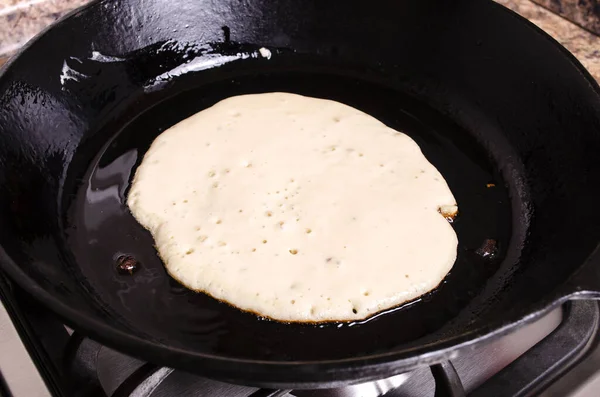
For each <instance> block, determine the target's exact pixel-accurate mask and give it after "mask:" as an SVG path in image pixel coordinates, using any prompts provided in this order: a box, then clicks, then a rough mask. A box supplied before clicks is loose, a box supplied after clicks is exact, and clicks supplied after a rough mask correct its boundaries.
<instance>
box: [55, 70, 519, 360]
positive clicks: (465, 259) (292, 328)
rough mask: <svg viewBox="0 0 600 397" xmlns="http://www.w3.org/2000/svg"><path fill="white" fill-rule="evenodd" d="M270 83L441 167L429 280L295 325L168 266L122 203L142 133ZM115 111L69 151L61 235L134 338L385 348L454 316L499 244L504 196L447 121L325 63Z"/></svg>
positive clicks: (497, 259)
mask: <svg viewBox="0 0 600 397" xmlns="http://www.w3.org/2000/svg"><path fill="white" fill-rule="evenodd" d="M272 91H286V92H293V93H298V94H303V95H310V96H315V97H320V98H327V99H333V100H337V101H340V102H343V103H346V104H348V105H351V106H354V107H356V108H358V109H360V110H363V111H365V112H366V113H368V114H371V115H372V116H374V117H376V118H378V119H379V120H381V121H383V122H384V123H386V124H387V125H388V126H390V127H392V128H394V129H396V130H399V131H402V132H405V133H406V134H408V135H410V136H411V137H412V138H413V139H414V140H415V141H416V142H417V143H418V144H419V146H420V147H421V149H422V150H423V153H424V154H425V156H426V157H427V158H428V159H429V161H430V162H432V163H433V165H434V166H436V167H437V168H438V170H440V172H441V173H442V174H443V175H444V177H445V179H446V181H447V182H448V184H449V186H450V188H451V189H452V192H453V193H454V195H455V197H456V199H457V202H458V204H459V208H460V216H459V217H458V218H457V219H456V220H455V222H454V223H453V227H454V228H455V230H456V232H457V234H458V239H459V248H458V257H457V260H456V263H455V265H454V267H453V269H452V271H451V272H450V274H449V275H448V276H447V277H446V279H445V280H444V281H443V283H442V284H441V285H440V286H439V288H438V289H436V290H435V291H434V292H432V293H430V294H427V295H425V296H423V297H421V298H420V299H418V300H417V301H415V302H411V303H410V304H407V305H404V306H402V307H400V308H396V309H393V310H389V311H387V312H385V313H380V314H379V315H377V316H374V317H373V318H371V319H369V320H366V321H361V322H355V323H340V324H322V325H302V324H282V323H278V322H274V321H268V320H264V319H260V318H258V317H257V316H255V315H253V314H249V313H244V312H241V311H239V310H237V309H235V308H233V307H230V306H228V305H227V304H224V303H221V302H218V301H216V300H214V299H212V298H210V297H209V296H207V295H205V294H202V293H196V292H193V291H190V290H188V289H186V288H185V287H183V286H181V285H180V284H179V283H177V282H176V281H175V280H173V279H172V278H171V277H169V275H168V274H167V272H166V271H165V269H164V267H163V264H162V262H161V260H160V259H159V257H158V256H157V253H156V250H155V248H154V246H153V240H152V237H151V235H150V234H149V232H147V231H146V230H145V229H144V228H143V227H141V226H140V225H139V224H138V223H137V221H136V220H135V219H134V218H133V216H132V215H131V213H130V212H129V210H128V208H127V205H126V196H127V193H128V189H129V186H130V183H131V179H132V177H133V175H134V173H135V169H136V167H137V166H138V165H139V163H140V162H141V160H142V158H143V156H144V153H145V152H146V150H147V149H148V147H149V146H150V144H151V142H152V141H153V139H154V138H155V137H156V136H157V135H158V134H160V133H161V132H162V131H164V130H165V129H167V128H168V127H170V126H171V125H173V124H175V123H176V122H178V121H180V120H182V119H184V118H186V117H188V116H190V115H192V114H194V113H196V112H198V111H200V110H202V109H205V108H207V107H209V106H211V105H212V104H214V103H216V102H218V101H219V100H221V99H224V98H226V97H229V96H232V95H239V94H244V93H257V92H272ZM123 120H124V121H122V122H120V124H119V123H117V124H114V123H113V124H112V125H111V130H110V131H108V130H107V131H103V132H102V134H96V138H95V139H93V140H90V141H89V142H88V143H87V144H85V145H82V148H81V150H80V152H78V153H77V154H76V159H75V160H77V161H73V164H83V163H85V164H86V167H87V168H86V167H84V168H82V169H76V170H72V172H70V173H69V178H70V180H71V182H72V184H71V185H72V186H75V188H73V191H72V192H67V193H68V194H67V196H69V197H71V198H70V199H69V200H68V204H69V205H68V208H67V209H66V213H65V220H66V234H67V240H68V243H69V246H70V248H71V249H72V254H73V259H74V260H75V261H76V263H77V265H78V268H79V269H80V272H81V274H80V275H79V276H80V278H81V280H82V283H84V284H85V287H86V288H88V289H89V290H90V292H91V293H92V294H93V296H94V297H95V299H96V300H97V301H98V304H99V305H101V306H102V307H103V308H104V310H106V311H107V312H108V313H109V314H110V315H111V316H113V317H114V318H115V319H118V321H120V322H121V323H122V324H123V326H124V327H126V328H127V329H129V330H130V331H131V332H133V333H137V334H139V335H143V336H144V337H145V338H148V339H151V340H154V341H159V342H163V343H167V344H169V345H171V346H175V347H179V348H184V349H188V350H194V351H197V352H203V353H215V354H219V355H225V356H230V357H251V358H254V359H266V360H319V359H338V358H346V357H355V356H358V355H363V354H371V353H379V352H384V351H389V350H390V349H394V348H397V347H398V346H406V345H409V344H410V343H412V342H414V341H416V340H418V339H419V338H421V337H423V336H424V335H427V334H430V333H432V332H434V331H436V330H438V329H440V328H441V327H442V326H443V325H444V324H446V323H447V322H448V321H450V320H452V319H453V318H455V317H456V316H457V315H458V314H459V313H460V312H461V310H463V309H464V308H465V306H466V305H467V304H468V303H469V302H470V301H471V300H472V299H473V298H474V297H475V296H477V294H478V293H479V292H480V291H481V289H482V286H483V284H484V282H485V281H486V280H487V279H489V278H490V277H491V276H492V275H493V274H494V273H495V271H496V270H497V268H498V266H499V265H500V263H501V262H502V258H503V256H504V255H505V254H506V248H507V245H508V241H509V238H510V233H511V209H510V200H509V195H508V190H507V188H506V187H505V185H504V183H503V181H502V178H501V176H500V174H499V172H498V171H497V169H496V167H495V166H494V164H492V161H491V160H490V158H489V156H488V154H487V153H486V152H485V151H483V150H482V149H481V146H480V145H478V143H477V142H476V140H475V138H473V136H472V135H471V134H469V133H468V132H467V131H466V130H463V129H461V128H459V127H458V126H457V125H456V124H455V123H454V122H453V121H452V120H450V119H448V118H446V117H445V116H442V115H440V114H438V113H437V112H435V111H434V110H432V109H431V108H429V107H428V106H426V105H424V104H423V103H420V102H419V101H416V100H414V99H412V98H410V97H409V96H407V95H405V94H403V93H401V92H398V91H395V90H393V89H390V88H386V87H383V86H380V85H377V84H374V83H368V82H365V81H361V80H358V79H354V78H348V77H341V76H334V75H330V74H302V73H280V74H263V75H260V74H253V75H248V76H242V77H236V78H233V79H226V80H222V81H217V82H213V83H210V84H206V85H203V86H202V87H198V88H194V89H190V90H188V91H184V92H180V93H178V94H177V95H174V96H172V97H170V98H168V99H165V100H162V101H160V102H159V103H157V104H155V105H154V106H152V107H151V108H149V109H147V110H145V111H140V112H137V113H135V114H131V115H129V116H128V117H126V118H124V119H123ZM98 136H99V137H100V138H98ZM67 185H68V184H67ZM165 189H168V186H165ZM489 240H494V241H495V242H497V246H496V248H497V255H495V256H491V255H487V256H486V255H480V253H481V249H480V247H482V244H485V243H486V241H488V242H489ZM431 249H435V247H431ZM478 249H479V250H478ZM123 256H128V257H133V258H135V259H136V260H137V261H138V262H139V265H138V267H137V269H136V270H135V271H134V272H131V274H130V272H123V271H119V270H118V269H117V262H118V261H119V258H122V257H123ZM365 265H366V266H368V264H365ZM382 277H386V275H383V274H382Z"/></svg>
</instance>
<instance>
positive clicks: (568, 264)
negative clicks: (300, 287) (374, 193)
mask: <svg viewBox="0 0 600 397" xmlns="http://www.w3.org/2000/svg"><path fill="white" fill-rule="evenodd" d="M260 47H266V48H268V49H270V51H271V53H272V57H271V58H270V59H267V58H265V57H262V56H260V55H259V54H258V53H257V50H258V49H259V48H260ZM268 91H289V92H295V93H301V94H306V95H312V96H315V97H323V98H330V99H335V100H338V101H341V102H344V103H347V104H349V105H352V106H355V107H357V108H359V109H362V110H364V111H366V112H368V113H370V114H372V115H373V116H375V117H377V118H379V119H380V120H382V121H383V122H385V123H386V124H388V125H389V126H391V127H393V128H396V129H399V130H402V131H405V132H406V133H408V134H409V135H411V136H412V137H413V138H414V139H415V140H417V142H418V143H419V145H420V146H421V147H422V149H423V152H424V153H425V155H426V156H427V157H428V158H429V160H430V161H431V162H432V163H433V164H434V165H435V166H436V167H438V169H439V170H440V171H441V172H442V173H443V174H444V176H445V178H446V180H447V181H448V183H449V185H450V187H451V189H452V190H453V192H454V194H455V196H456V198H457V200H458V203H459V206H460V210H461V215H460V217H459V218H458V220H457V221H456V222H455V224H454V227H455V229H456V231H457V233H458V236H459V241H460V246H459V252H458V259H457V262H456V264H455V266H454V268H453V270H452V272H451V273H450V275H449V276H448V277H447V278H446V280H445V281H444V282H443V284H442V285H440V287H439V288H438V290H437V291H435V292H433V293H432V294H429V295H427V296H425V297H423V298H422V299H420V300H418V301H416V302H412V303H411V304H409V305H405V306H404V307H402V308H399V309H396V310H392V311H390V312H389V313H383V314H382V315H380V316H377V317H376V318H374V319H371V320H369V321H364V322H357V323H352V324H328V325H322V326H308V325H304V326H303V325H284V324H280V323H276V322H270V321H265V320H261V319H258V318H257V317H255V316H253V315H251V314H246V313H242V312H239V311H238V310H236V309H233V308H231V307H229V306H227V305H225V304H222V303H218V302H216V301H214V300H212V299H210V298H208V297H207V296H204V295H202V294H195V293H192V292H190V291H187V290H186V289H184V288H182V287H181V286H179V285H178V284H177V283H176V282H174V281H173V280H172V279H170V278H169V277H168V276H167V274H166V272H165V271H164V269H163V267H162V264H161V263H160V261H159V260H158V259H157V256H156V252H155V251H154V248H153V247H152V240H151V238H150V236H149V234H148V233H147V232H146V231H144V230H143V229H142V228H141V227H140V226H139V225H138V224H137V223H136V222H135V220H134V219H133V218H132V216H131V215H130V214H129V212H128V210H127V207H126V206H125V204H124V198H125V197H126V194H127V189H128V186H129V183H130V180H131V177H132V173H133V172H134V169H135V167H136V165H137V164H139V162H140V161H141V158H142V156H143V154H144V151H145V150H146V149H147V148H148V145H149V144H150V142H151V141H152V139H153V138H154V137H155V136H156V135H157V134H158V133H160V132H161V131H163V130H164V129H165V128H168V127H169V126H170V125H172V124H174V123H176V122H177V121H179V120H181V119H183V118H185V117H187V116H188V115H191V114H193V113H194V112H197V111H199V110H201V109H203V108H206V107H207V106H210V105H211V104H213V103H215V102H217V101H218V100H220V99H222V98H226V97H228V96H231V95H236V94H242V93H250V92H268ZM598 153H600V95H599V88H598V85H597V84H596V83H595V82H594V81H593V80H592V79H591V77H590V76H589V74H588V73H587V72H586V71H585V70H584V69H583V68H582V67H581V65H580V64H579V63H578V62H577V61H576V60H575V59H574V58H573V57H572V56H571V55H570V54H569V53H568V52H567V51H565V50H564V49H563V48H561V47H560V46H559V45H558V44H557V43H556V42H554V41H553V40H552V39H550V38H549V37H548V36H546V35H545V34H544V33H542V32H541V31H540V30H538V29H537V28H536V27H534V26H533V25H532V24H530V23H528V22H526V21H524V20H523V19H521V18H520V17H518V16H517V15H515V14H513V13H512V12H509V11H507V10H505V9H504V8H502V7H501V6H499V5H497V4H495V3H493V2H491V1H454V2H443V1H432V0H403V1H392V0H390V1H387V0H384V1H379V2H370V3H369V2H364V1H353V0H343V1H341V0H339V1H338V0H327V1H323V0H306V1H292V0H282V1H278V2H269V1H265V0H224V1H213V2H211V1H180V2H177V3H175V2H169V1H163V0H146V1H141V0H123V1H119V2H111V1H99V2H94V3H93V4H91V5H89V6H87V7H85V8H83V9H80V10H78V11H76V12H75V13H73V14H71V15H70V16H69V17H68V18H66V19H63V20H62V21H61V22H59V23H57V24H56V25H54V26H53V27H51V28H50V29H48V30H47V31H46V32H44V33H43V34H42V35H40V36H39V37H38V38H37V39H35V40H34V41H33V42H32V43H30V44H29V45H28V46H27V48H26V49H25V50H23V51H22V52H21V54H20V55H19V56H17V57H16V58H15V59H13V61H12V62H11V63H10V64H9V65H7V66H6V67H5V68H4V71H3V74H2V76H1V77H0V215H1V219H0V243H1V245H2V249H1V251H0V253H1V263H2V269H3V270H4V271H5V272H6V273H8V275H9V276H10V277H12V278H13V279H14V281H16V282H17V283H18V284H19V285H20V286H21V287H23V288H24V289H26V290H27V291H29V293H31V294H32V295H33V296H35V297H36V298H37V299H39V300H40V301H41V302H43V303H44V304H46V305H47V306H48V307H49V308H50V309H52V310H54V311H55V312H56V313H58V314H60V315H61V316H62V317H63V318H64V319H65V321H67V322H68V323H69V324H71V325H72V326H74V327H75V328H77V329H80V330H82V331H83V332H85V333H87V334H89V335H91V336H92V337H94V338H96V339H98V340H99V341H101V342H103V343H105V344H107V345H109V346H112V347H115V348H117V349H120V350H123V351H125V352H128V353H130V354H133V355H136V356H139V357H142V358H145V359H147V360H150V361H153V362H156V363H159V364H164V365H169V366H173V367H178V368H182V369H186V370H190V371H194V372H197V373H200V374H204V375H206V376H211V377H215V378H220V379H224V380H228V381H234V382H240V383H246V384H252V385H261V386H276V387H286V386H287V387H290V386H293V387H326V386H334V385H339V384H342V383H346V382H359V381H364V380H368V379H373V378H377V377H382V376H389V375H392V374H396V373H399V372H401V371H405V370H407V369H410V368H412V367H414V366H416V365H419V364H425V363H427V364H428V363H435V362H439V361H441V360H445V359H448V358H451V357H453V356H455V355H456V354H459V353H460V352H461V351H464V350H466V349H469V348H470V347H471V346H474V345H476V344H478V343H483V342H484V341H486V340H488V339H490V338H492V337H495V336H498V335H500V334H502V333H505V332H509V331H511V330H513V329H514V328H516V327H519V326H522V325H523V324H524V323H527V322H529V321H531V320H533V319H534V318H536V317H538V316H540V315H541V314H542V313H544V312H546V311H548V310H549V309H550V308H552V307H555V306H557V305H559V304H561V303H563V302H565V301H566V300H568V299H574V298H598V297H600V267H599V263H598V262H599V261H600V257H599V255H600V254H598V253H597V252H596V251H595V250H596V246H597V244H598V242H599V241H600V227H599V226H598V225H600V211H599V210H598V203H600V161H599V160H598ZM166 188H168V187H166ZM486 240H494V241H496V242H497V244H496V245H495V247H496V249H492V248H494V247H493V244H492V245H490V244H489V241H488V244H487V245H488V247H487V248H486V249H485V250H481V249H479V248H480V247H481V246H482V245H485V244H484V242H485V241H486ZM432 249H435V247H432ZM123 254H127V255H132V256H134V257H135V258H136V259H137V260H139V261H140V262H141V267H140V270H139V271H138V272H136V273H134V275H132V276H128V275H122V274H119V273H117V272H116V269H115V260H116V258H117V257H118V256H119V255H123ZM488 254H489V255H488ZM366 265H368V264H366Z"/></svg>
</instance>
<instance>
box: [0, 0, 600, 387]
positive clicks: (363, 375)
mask: <svg viewBox="0 0 600 397" xmlns="http://www.w3.org/2000/svg"><path fill="white" fill-rule="evenodd" d="M103 2H104V0H92V1H91V2H90V3H88V4H86V5H84V6H81V7H79V8H76V9H74V10H72V11H71V12H69V13H67V14H65V15H64V16H63V17H61V18H59V19H58V20H57V21H56V22H55V23H53V24H51V25H50V26H48V27H46V28H45V29H43V30H42V31H41V32H40V33H38V34H37V35H36V36H35V37H33V38H32V39H31V40H30V41H29V42H28V43H27V44H25V45H24V46H23V47H22V48H21V49H20V50H19V51H18V52H17V53H16V54H15V55H14V56H13V57H12V58H11V59H9V60H8V61H7V62H6V63H5V64H4V65H3V66H2V67H0V81H1V80H2V79H4V77H5V75H6V72H7V71H8V70H9V69H10V68H11V66H12V64H13V63H14V62H15V61H16V60H17V59H18V58H19V57H20V55H21V54H23V53H24V52H26V51H28V49H29V48H31V47H32V46H33V45H34V44H35V43H36V42H37V41H38V40H39V39H40V38H41V37H42V36H44V35H45V34H46V33H47V32H48V31H50V30H53V29H56V28H58V27H60V26H62V25H65V24H66V23H68V21H69V19H70V18H71V17H73V16H75V15H76V14H80V13H85V12H89V11H90V10H91V9H92V8H95V7H99V6H100V4H101V3H103ZM487 3H488V5H489V6H490V7H496V9H497V10H498V11H497V12H506V13H507V15H508V16H510V17H512V18H514V19H516V20H518V21H519V22H518V23H522V24H525V25H526V26H528V27H529V28H530V29H531V30H532V34H537V35H538V36H540V37H541V38H542V39H544V40H547V41H548V42H549V43H550V44H551V45H553V46H554V47H555V48H556V49H558V50H559V51H560V52H561V53H562V55H563V56H565V58H566V60H568V61H569V63H570V64H571V65H572V66H573V67H574V68H575V70H577V72H579V74H580V75H581V77H582V78H583V79H585V80H586V81H587V83H588V84H589V85H590V88H591V89H592V90H593V91H594V92H595V94H596V97H597V98H598V99H599V100H600V85H599V83H598V82H597V81H596V80H595V79H594V78H593V77H592V76H591V74H590V73H589V72H588V71H587V69H585V67H583V65H582V64H581V63H580V61H579V60H578V59H577V58H576V57H575V56H574V55H573V54H571V53H570V52H569V51H568V50H567V49H566V48H564V47H563V46H562V45H561V44H560V43H559V42H558V41H557V40H555V39H554V38H553V37H551V36H550V35H549V34H548V33H546V32H544V31H543V30H542V29H541V28H539V27H538V26H536V25H535V24H534V23H532V22H530V21H529V20H527V19H526V18H524V17H522V16H520V15H519V14H517V13H516V12H514V11H512V10H510V9H508V8H506V7H504V6H503V5H501V4H499V3H496V2H495V1H493V0H487ZM599 247H600V244H599ZM596 252H598V250H596V251H594V253H596ZM594 253H592V254H590V256H589V257H588V258H587V259H586V260H585V261H583V262H582V263H581V264H580V265H579V267H577V268H576V269H574V271H573V273H572V275H571V276H570V279H569V280H565V284H567V283H568V281H570V280H572V279H573V278H574V276H575V275H576V274H577V273H578V272H579V271H580V270H581V269H582V267H584V265H585V264H586V263H587V261H588V260H589V258H592V257H594V256H595V255H594ZM0 270H3V271H4V272H6V274H8V275H9V277H10V278H11V279H12V280H13V281H15V282H16V284H17V285H19V287H20V288H22V289H23V290H24V291H26V292H27V293H29V294H30V295H32V296H33V297H34V298H35V299H36V300H37V301H38V302H39V303H41V304H42V305H43V306H45V307H47V308H49V309H50V310H52V311H53V312H54V313H55V314H57V315H58V316H59V317H60V318H61V319H62V320H63V321H64V322H65V323H66V324H69V325H71V326H73V328H74V329H76V330H77V329H78V330H80V331H82V332H83V333H84V334H85V335H86V336H90V337H91V338H92V339H95V340H97V341H99V342H101V343H102V344H106V345H107V346H111V347H116V348H118V350H121V351H124V352H127V353H129V354H132V355H134V356H140V357H143V358H145V359H150V360H149V361H158V362H161V363H163V364H166V365H172V364H174V365H173V366H174V367H179V368H185V369H188V370H191V371H193V372H196V373H201V374H203V375H214V376H215V377H219V378H220V379H227V380H230V381H232V382H240V380H241V379H245V380H248V382H245V383H244V384H246V385H251V384H255V385H264V384H271V385H272V384H278V385H286V384H293V383H295V384H315V385H317V384H322V383H324V382H331V381H334V382H335V381H338V382H343V383H347V381H354V382H359V381H364V380H368V379H374V378H380V377H381V373H382V372H385V374H386V375H385V376H391V375H394V374H395V373H399V372H402V371H404V370H406V369H408V368H410V367H414V366H416V365H422V364H427V365H429V364H433V363H436V362H440V361H443V360H446V359H450V358H452V357H454V356H455V355H456V354H457V353H458V351H459V350H465V349H468V348H471V347H473V346H474V345H478V344H481V343H484V342H487V341H489V340H493V339H495V338H498V337H500V336H502V335H504V334H507V333H508V332H510V331H511V330H513V329H515V328H517V327H520V326H524V325H525V324H528V323H531V322H533V321H534V320H536V319H537V318H539V317H541V316H543V315H544V314H546V313H548V312H549V311H551V310H552V309H554V308H556V307H558V306H559V305H561V304H563V303H565V302H566V301H568V300H569V299H571V298H573V297H579V296H576V295H577V294H578V293H579V291H580V287H578V286H574V287H573V290H566V291H565V290H564V289H561V288H557V289H556V290H555V291H554V292H552V293H548V294H547V295H546V296H543V297H541V298H540V299H539V300H538V301H536V302H535V303H533V304H531V305H530V306H529V307H528V308H527V309H526V310H520V311H513V312H509V313H507V315H506V317H505V318H503V319H499V320H495V321H493V322H490V323H488V324H486V325H485V326H482V327H480V328H477V329H473V330H470V331H467V332H464V333H462V334H460V335H455V336H452V337H450V338H446V339H443V340H439V341H436V342H434V343H430V344H426V345H420V346H416V347H413V348H410V349H405V350H403V351H401V352H398V351H391V352H385V353H378V354H371V355H364V356H361V357H353V358H343V359H334V360H318V361H266V360H254V359H248V358H235V357H226V356H220V355H215V354H210V353H199V352H195V351H191V350H185V349H181V348H176V347H173V346H168V345H166V344H159V343H156V342H151V341H148V340H146V339H143V338H141V337H138V336H135V335H133V334H130V333H127V332H124V331H121V330H119V329H118V328H115V327H113V326H111V325H109V324H108V323H107V322H104V321H101V320H99V319H96V318H94V317H90V316H87V315H82V314H81V313H79V311H78V310H76V309H73V308H72V307H71V306H69V305H68V304H67V303H66V302H63V301H62V300H60V299H58V298H56V297H54V295H53V294H51V293H49V292H47V291H46V290H44V289H43V288H41V287H40V286H39V285H37V283H36V282H35V281H34V280H33V279H32V278H30V277H29V276H27V275H26V274H25V272H23V271H21V269H20V268H19V266H18V265H17V263H15V262H14V261H13V260H12V258H10V257H9V256H8V254H7V253H6V251H5V250H4V248H3V247H2V245H1V244H0ZM599 283H600V280H599ZM232 365H233V366H232ZM383 367H385V368H383ZM331 371H333V372H331ZM394 371H395V372H394ZM240 374H242V375H240ZM257 375H258V376H259V378H260V379H256V376H257ZM281 378H284V379H285V380H282V379H281ZM317 378H324V379H323V380H318V381H315V379H317ZM273 379H277V380H276V381H272V380H273Z"/></svg>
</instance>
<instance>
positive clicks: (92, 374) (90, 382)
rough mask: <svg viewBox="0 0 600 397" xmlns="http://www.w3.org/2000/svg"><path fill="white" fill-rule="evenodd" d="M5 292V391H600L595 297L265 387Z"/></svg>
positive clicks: (346, 396) (585, 394) (0, 322)
mask: <svg viewBox="0 0 600 397" xmlns="http://www.w3.org/2000/svg"><path fill="white" fill-rule="evenodd" d="M0 299H1V300H2V302H3V304H4V308H5V310H3V308H2V306H0V351H2V354H1V355H0V396H13V397H22V396H26V397H30V396H40V397H41V396H65V397H66V396H102V397H105V396H106V397H108V396H111V397H112V396H114V397H122V396H132V397H133V396H136V397H141V396H148V397H163V396H164V397H166V396H195V397H205V396H230V397H283V396H285V397H378V396H383V395H385V396H386V397H400V396H402V397H413V396H415V397H416V396H423V397H429V396H432V397H443V396H452V397H456V396H466V395H468V396H475V397H480V396H481V397H483V396H485V397H488V396H531V395H541V396H543V397H554V396H572V397H592V396H596V395H597V387H598V386H600V349H599V348H598V347H597V345H598V343H597V341H598V338H597V334H598V326H599V319H600V310H599V306H598V304H597V303H596V302H593V301H573V302H570V303H568V304H566V305H564V306H563V307H560V308H557V309H555V310H554V311H552V312H550V313H548V314H547V315H545V316H544V317H543V318H541V319H539V320H538V321H536V322H534V323H532V324H529V325H528V326H526V327H523V328H521V329H519V330H517V331H515V332H514V333H511V334H509V335H506V336H504V337H502V338H500V339H497V340H495V341H492V342H490V343H488V344H486V345H484V346H481V347H477V348H473V349H472V350H471V351H469V352H466V353H462V354H461V355H460V356H458V357H456V358H455V359H453V360H452V362H444V363H440V364H438V365H434V366H432V367H427V366H425V367H422V368H418V369H416V370H413V371H411V372H407V373H404V374H401V375H397V376H394V377H391V378H387V379H382V380H379V381H376V382H369V383H364V384H359V385H354V386H347V387H343V388H338V389H323V390H266V389H257V388H253V387H247V386H239V385H232V384H227V383H223V382H218V381H214V380H211V379H207V378H203V377H200V376H197V375H192V374H189V373H185V372H182V371H177V370H173V369H171V368H166V367H161V366H157V365H154V364H151V363H146V362H143V361H141V360H138V359H135V358H132V357H129V356H127V355H124V354H122V353H120V352H117V351H115V350H112V349H109V348H107V347H105V346H102V345H101V344H99V343H96V342H94V341H92V340H90V339H88V338H86V337H85V336H83V335H80V334H79V333H77V332H73V331H72V330H70V329H69V328H67V327H65V326H64V325H63V324H61V323H60V322H59V321H58V320H57V319H56V318H55V317H54V316H53V315H52V314H51V313H49V312H48V311H47V310H45V309H44V308H42V307H40V306H39V305H38V304H37V303H35V302H34V301H32V299H31V298H30V297H28V296H27V295H26V294H24V293H23V292H22V291H20V290H19V289H18V288H16V287H15V286H14V285H11V284H10V283H9V282H8V281H7V280H6V279H4V278H3V277H2V275H0ZM19 336H20V337H19ZM28 352H29V353H28Z"/></svg>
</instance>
